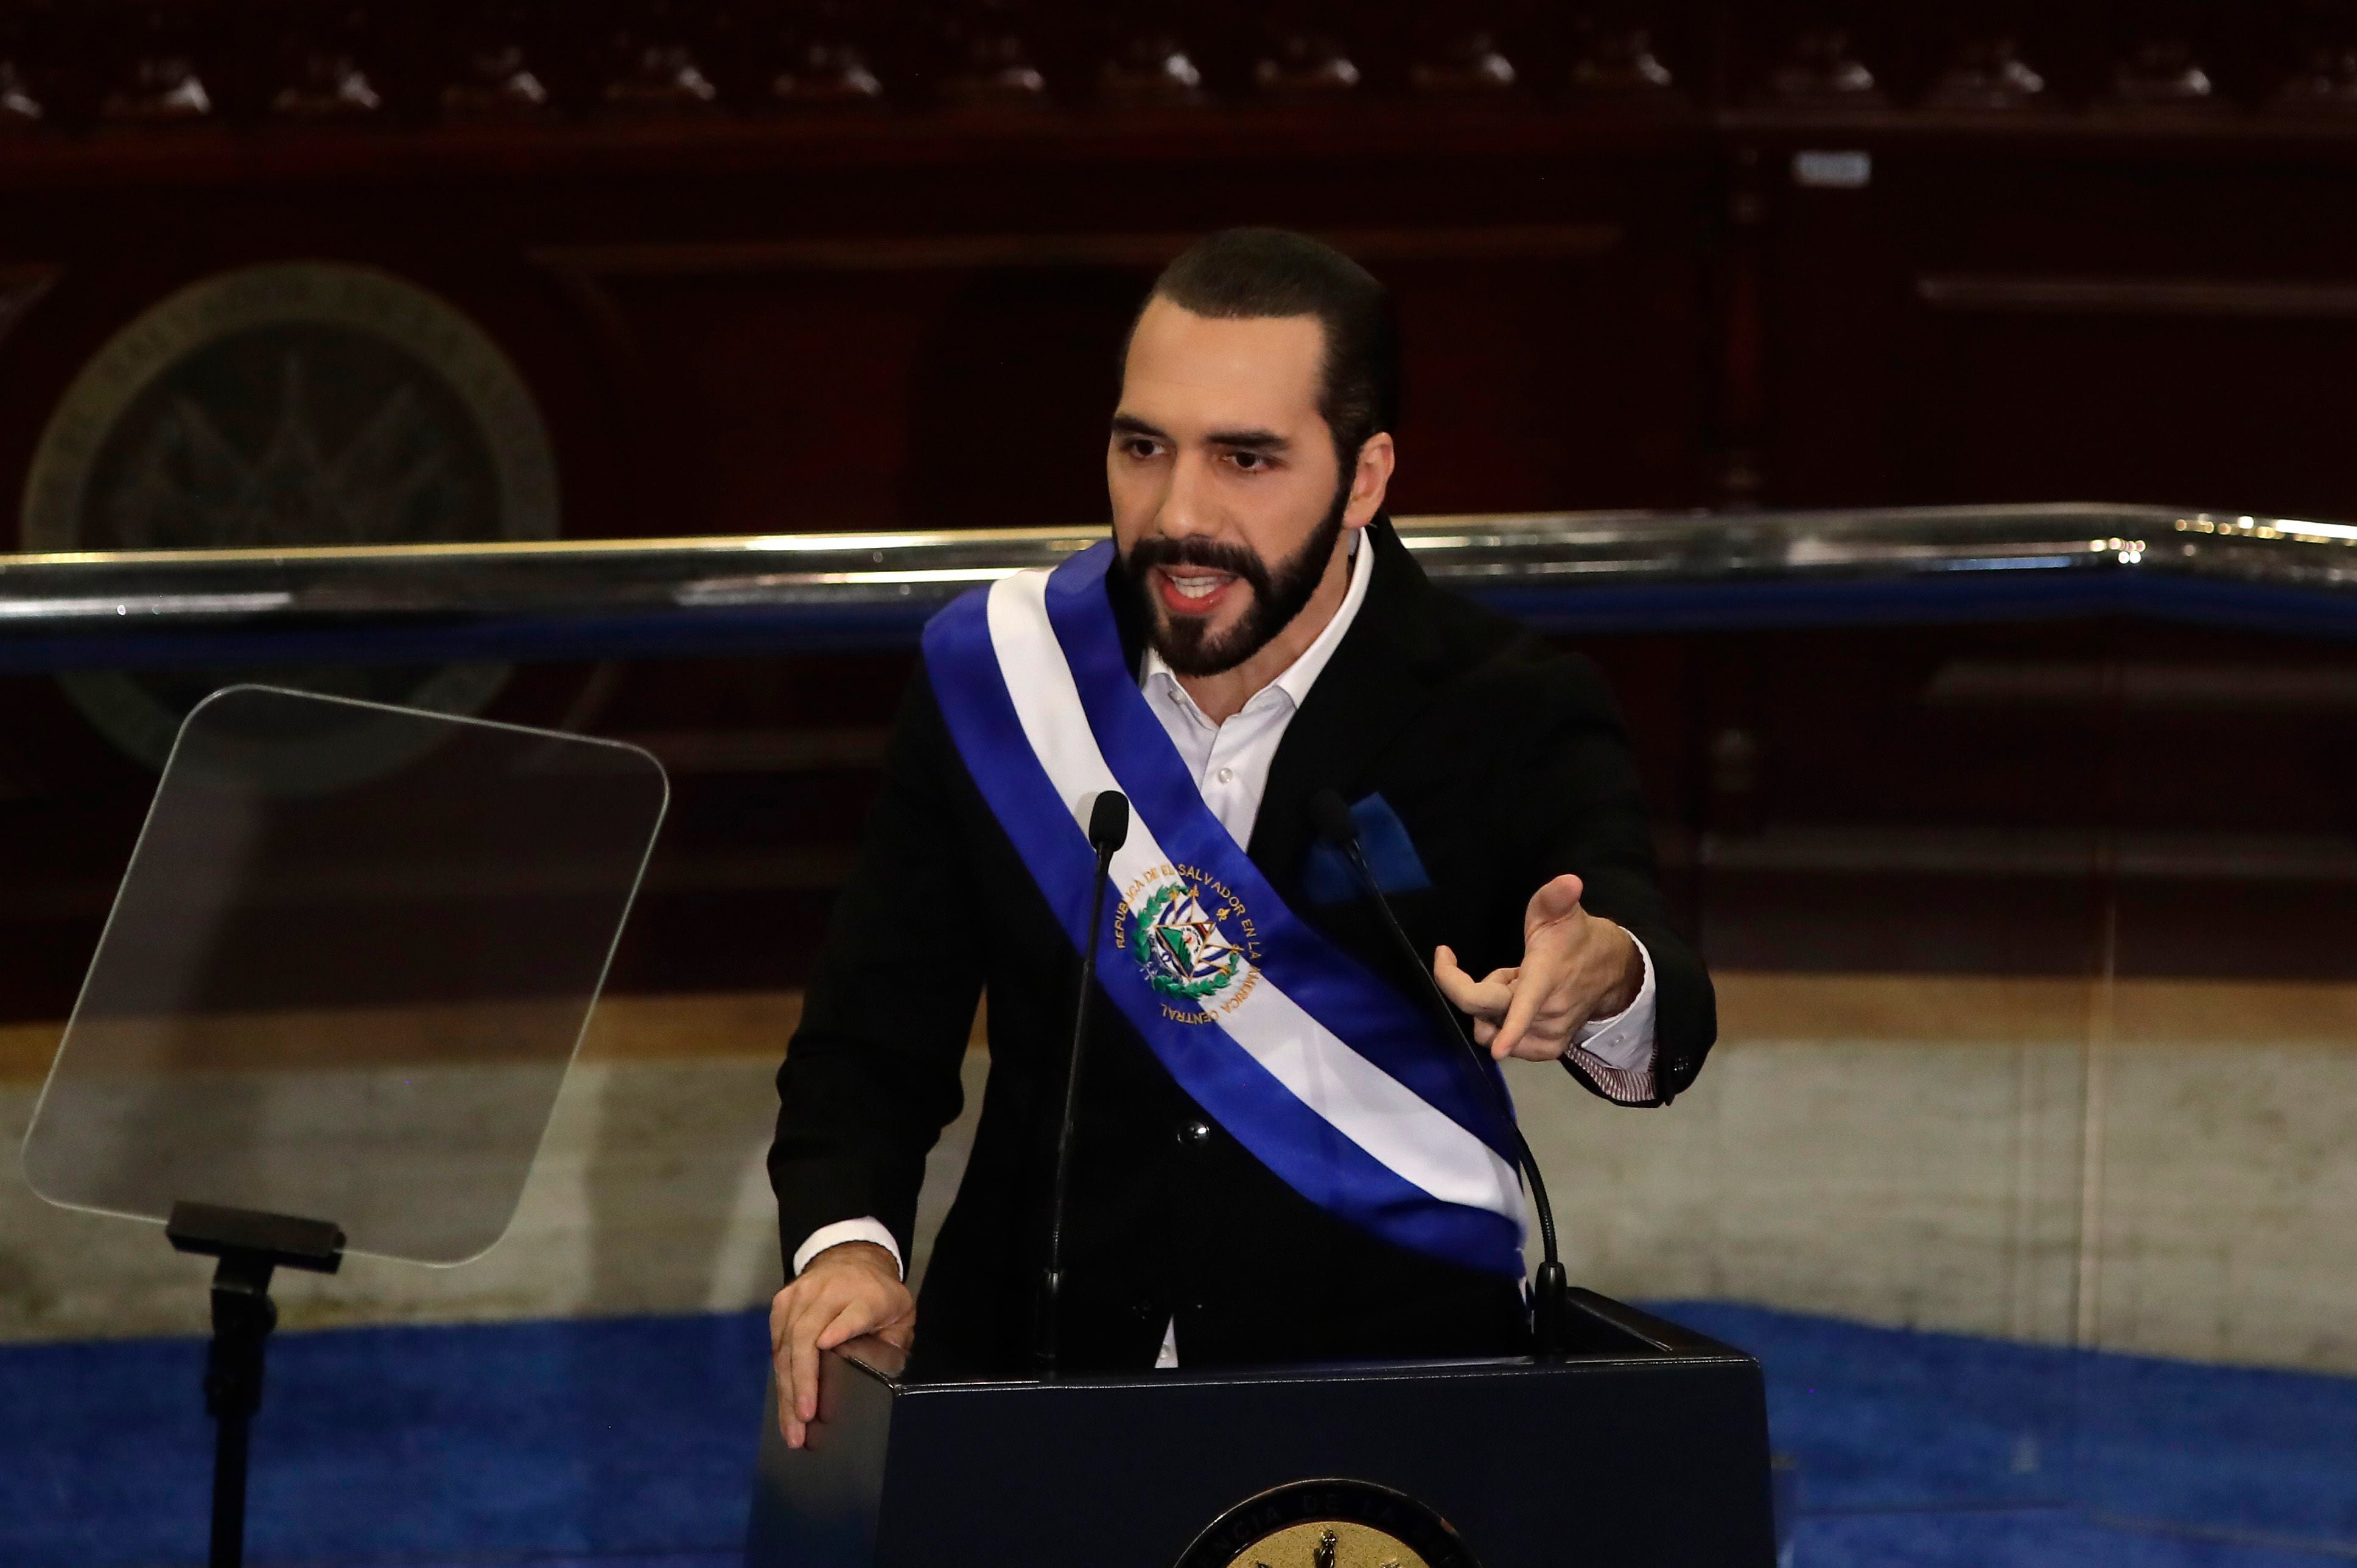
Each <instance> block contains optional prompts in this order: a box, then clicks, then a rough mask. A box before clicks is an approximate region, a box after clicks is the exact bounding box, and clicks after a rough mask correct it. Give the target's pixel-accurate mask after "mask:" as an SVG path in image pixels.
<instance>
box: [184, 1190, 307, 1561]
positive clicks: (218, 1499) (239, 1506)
mask: <svg viewBox="0 0 2357 1568" xmlns="http://www.w3.org/2000/svg"><path fill="white" fill-rule="evenodd" d="M164 1234H165V1235H166V1236H167V1237H168V1238H169V1239H170V1240H171V1243H172V1245H173V1246H174V1247H175V1248H176V1249H178V1251H183V1252H195V1253H198V1254H200V1255H202V1256H204V1257H209V1258H218V1259H220V1260H221V1262H220V1263H219V1265H218V1266H217V1267H215V1268H214V1270H213V1338H212V1344H211V1346H210V1348H208V1349H207V1351H206V1353H205V1412H206V1413H207V1414H209V1415H210V1416H211V1417H212V1418H213V1428H214V1429H213V1518H212V1553H211V1558H210V1563H211V1568H239V1565H240V1564H241V1563H242V1562H243V1561H244V1558H245V1467H246V1440H247V1437H248V1435H249V1434H250V1431H251V1429H252V1427H253V1416H254V1412H256V1411H258V1410H260V1409H261V1408H262V1366H263V1352H264V1346H265V1344H266V1342H267V1341H268V1340H269V1337H270V1331H271V1330H272V1329H273V1328H275V1327H277V1326H278V1307H277V1305H276V1304H275V1303H274V1302H273V1301H272V1300H271V1299H270V1276H271V1274H272V1273H274V1271H275V1270H277V1269H280V1268H282V1267H283V1268H289V1269H308V1270H310V1271H312V1272H313V1273H322V1274H332V1273H335V1272H336V1271H337V1269H339V1267H341V1266H342V1264H343V1261H344V1233H343V1232H342V1231H341V1230H338V1229H337V1228H336V1227H335V1226H333V1225H331V1224H329V1223H328V1222H327V1221H326V1220H322V1219H291V1218H289V1217H288V1216H286V1215H283V1214H258V1213H256V1212H254V1211H253V1210H252V1209H249V1208H220V1207H218V1206H216V1205H213V1204H209V1203H176V1204H174V1205H173V1206H172V1217H171V1219H169V1220H168V1221H167V1223H166V1225H165V1228H164Z"/></svg>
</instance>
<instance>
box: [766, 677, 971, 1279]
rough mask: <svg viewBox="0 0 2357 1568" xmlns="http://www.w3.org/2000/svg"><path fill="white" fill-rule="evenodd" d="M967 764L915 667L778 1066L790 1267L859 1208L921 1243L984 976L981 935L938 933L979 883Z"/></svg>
mask: <svg viewBox="0 0 2357 1568" xmlns="http://www.w3.org/2000/svg"><path fill="white" fill-rule="evenodd" d="M962 769H963V763H962V762H961V761H960V760H959V758H958V757H957V756H956V754H955V751H954V749H953V748H952V746H951V743H950V739H949V735H948V732H947V730H946V729H945V728H944V727H943V725H942V720H941V714H940V711H939V709H938V708H936V707H935V705H934V702H933V696H932V690H931V683H930V682H928V681H927V679H926V677H925V674H924V672H923V671H922V669H921V668H920V670H919V671H918V673H917V675H916V677H915V678H914V680H913V681H912V682H911V683H910V686H909V694H908V697H907V698H906V699H905V700H904V702H903V703H902V704H901V709H900V714H899V721H898V722H897V724H896V725H895V726H894V730H893V735H892V740H891V744H890V746H888V749H887V751H886V755H885V760H884V777H883V783H882V787H881V789H880V792H879V793H878V796H877V802H876V807H875V810H874V811H873V813H872V814H871V815H870V816H869V818H868V822H867V826H866V832H865V834H864V835H863V838H862V841H861V844H860V849H859V857H858V862H857V865H856V868H855V869H854V871H853V873H852V876H851V880H850V881H849V883H848V884H847V885H846V886H845V888H844V890H843V892H842V893H841V894H840V895H839V896H838V897H837V898H836V900H835V905H834V912H833V914H832V916H831V918H830V919H829V921H828V925H827V934H826V940H825V945H824V947H823V949H822V950H821V952H820V956H819V961H818V965H817V969H816V972H814V974H813V977H812V980H811V984H810V989H809V992H808V993H807V995H806V996H805V998H804V1001H803V1004H802V1025H801V1026H800V1027H799V1028H797V1029H796V1030H795V1031H794V1036H793V1038H792V1040H791V1042H790V1043H789V1045H788V1046H787V1048H786V1059H785V1065H784V1066H783V1067H781V1068H780V1069H779V1071H778V1132H777V1138H776V1141H775V1142H773V1143H772V1144H770V1187H771V1188H772V1189H773V1190H774V1191H775V1192H776V1193H777V1196H778V1231H779V1241H780V1251H781V1253H782V1255H783V1257H784V1258H785V1260H786V1269H787V1272H788V1273H790V1274H791V1272H792V1270H793V1261H792V1260H793V1256H794V1251H795V1249H796V1248H797V1247H799V1246H801V1245H802V1241H803V1240H805V1239H807V1238H808V1237H809V1236H810V1234H811V1232H813V1230H817V1229H819V1227H821V1226H823V1225H829V1224H833V1223H835V1222H837V1221H840V1220H846V1219H860V1218H863V1217H869V1216H872V1217H874V1218H875V1219H880V1220H881V1221H882V1222H883V1223H884V1225H885V1226H886V1228H887V1229H888V1230H890V1231H891V1233H892V1235H893V1237H894V1239H895V1240H897V1241H898V1242H899V1247H900V1255H901V1256H902V1257H903V1258H907V1257H909V1256H910V1255H911V1238H910V1232H911V1231H912V1230H914V1229H915V1226H916V1218H917V1193H918V1189H919V1187H921V1186H922V1185H923V1182H924V1175H925V1155H926V1154H927V1152H928V1151H929V1150H931V1148H932V1146H933V1144H934V1142H935V1140H937V1139H938V1138H939V1137H940V1136H941V1132H942V1128H943V1127H944V1126H946V1125H948V1124H949V1122H952V1121H953V1120H955V1119H956V1117H957V1113H958V1110H959V1107H960V1104H961V1103H962V1101H963V1091H962V1089H961V1086H960V1083H959V1079H958V1069H959V1066H960V1064H961V1062H962V1061H963V1057H964V1054H965V1047H966V1040H967V1036H968V1035H969V1033H970V1032H971V1030H972V1028H973V1024H974V1007H975V1004H976V1003H977V1002H978V1001H979V1000H980V998H981V994H982V986H983V972H982V967H981V961H980V959H979V957H978V956H977V955H976V953H975V951H974V945H973V944H972V943H970V942H966V941H963V940H939V939H938V937H937V936H936V935H934V933H938V932H939V931H940V929H941V927H940V924H939V917H940V916H941V915H942V913H944V911H945V908H953V907H954V901H955V899H956V897H957V891H958V889H960V888H961V887H964V886H970V878H968V877H967V876H966V875H964V872H965V864H964V858H963V851H962V848H961V843H962V839H961V835H960V832H959V830H958V823H957V821H956V819H955V815H954V812H953V811H952V802H951V798H950V791H951V789H952V787H953V780H954V779H956V778H957V777H959V775H960V774H961V772H962ZM945 901H946V903H945Z"/></svg>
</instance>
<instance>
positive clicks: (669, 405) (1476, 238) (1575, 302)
mask: <svg viewBox="0 0 2357 1568" xmlns="http://www.w3.org/2000/svg"><path fill="white" fill-rule="evenodd" d="M1329 237H1330V238H1332V239H1333V240H1334V241H1335V242H1337V243H1339V244H1340V245H1341V246H1342V247H1343V248H1344V249H1346V250H1348V251H1349V252H1351V254H1353V255H1356V256H1358V257H1360V258H1361V260H1363V261H1365V262H1366V263H1367V264H1368V265H1370V266H1371V267H1373V268H1374V269H1375V270H1377V271H1378V272H1379V273H1381V274H1383V275H1384V276H1385V277H1386V279H1387V280H1388V281H1389V282H1390V283H1391V285H1392V286H1393V288H1394V293H1395V295H1397V297H1398V300H1399V303H1400V308H1401V313H1402V318H1403V327H1404V331H1405V339H1406V345H1407V355H1408V363H1407V376H1408V383H1409V388H1410V392H1409V397H1410V405H1411V410H1412V412H1411V413H1410V414H1409V419H1410V421H1411V422H1412V423H1411V424H1410V425H1409V429H1408V431H1407V432H1406V433H1405V434H1404V435H1403V439H1404V441H1408V442H1413V443H1415V451H1416V452H1417V453H1418V454H1420V455H1421V456H1420V457H1415V456H1412V457H1411V460H1410V462H1409V463H1408V465H1406V466H1405V468H1404V472H1403V479H1402V485H1401V493H1400V498H1399V504H1400V506H1401V507H1402V508H1403V509H1404V510H1510V509H1516V508H1539V507H1544V506H1547V505H1550V504H1553V503H1552V502H1551V501H1550V499H1549V498H1550V497H1555V496H1559V495H1562V494H1565V493H1575V494H1581V495H1583V496H1585V497H1587V498H1588V499H1590V500H1591V501H1592V502H1593V503H1594V504H1599V505H1600V504H1613V503H1626V504H1644V503H1646V502H1648V501H1658V500H1661V499H1674V498H1678V497H1680V496H1682V495H1683V494H1684V493H1686V492H1688V491H1689V490H1690V489H1691V486H1692V482H1693V480H1692V476H1693V474H1694V471H1695V467H1696V466H1697V464H1696V460H1695V456H1694V453H1693V451H1692V447H1691V441H1692V433H1693V432H1694V430H1695V427H1696V423H1697V421H1696V411H1695V404H1696V402H1697V396H1698V393H1697V390H1696V385H1695V382H1696V372H1697V370H1698V366H1699V360H1700V359H1701V354H1702V349H1701V330H1700V324H1699V321H1698V319H1697V315H1698V313H1697V310H1696V308H1695V306H1696V304H1697V298H1698V292H1699V283H1698V279H1697V277H1696V275H1695V267H1694V264H1693V263H1691V262H1690V261H1689V262H1687V263H1684V265H1677V264H1670V265H1663V264H1662V263H1663V262H1664V261H1665V260H1670V259H1671V258H1665V257H1663V256H1661V255H1649V256H1646V257H1643V258H1636V259H1631V258H1628V257H1626V256H1625V255H1624V232H1623V231H1622V229H1621V227H1620V225H1618V224H1616V223H1611V222H1604V221H1594V222H1574V223H1557V224H1522V225H1499V226H1490V227H1482V228H1450V227H1433V228H1426V229H1380V230H1361V231H1340V232H1332V233H1330V235H1329ZM1188 238H1189V236H1186V235H1179V234H1156V233H1146V234H1120V233H1112V234H1093V235H1071V236H1052V237H1029V238H1024V237H1013V236H1003V237H994V236H955V237H946V238H941V239H932V238H925V239H846V240H837V241H823V242H819V241H813V242H800V241H796V242H748V243H738V244H705V245H688V246H679V245H625V246H598V247H543V248H541V249H540V250H538V251H537V252H535V260H536V261H538V262H539V263H540V264H542V265H543V266H544V267H546V268H547V269H548V270H549V272H550V273H551V274H552V275H553V276H554V277H555V278H556V279H558V280H559V281H560V284H561V285H562V286H563V287H564V288H565V291H566V293H567V295H569V297H571V298H572V299H573V300H574V302H575V303H576V306H577V307H578V308H579V310H580V311H581V313H582V317H583V319H584V321H585V323H586V324H587V329H588V330H589V331H590V332H591V333H592V334H593V335H594V336H595V338H596V339H597V342H598V343H599V344H600V345H601V348H602V350H603V354H604V362H605V365H606V368H607V374H608V377H609V378H610V379H611V380H612V381H613V382H614V384H615V386H616V388H617V393H618V396H619V397H621V398H623V399H625V400H627V402H626V407H627V409H628V411H629V412H628V413H627V416H626V420H625V423H626V424H628V425H629V427H630V430H631V431H632V433H633V434H632V439H631V442H630V446H631V449H632V452H633V464H634V467H635V469H636V471H637V473H638V475H639V486H638V497H639V499H638V501H637V505H638V509H639V510H640V515H641V517H642V518H644V519H646V520H647V522H646V524H645V525H643V526H642V528H641V530H640V531H642V532H761V531H763V530H766V529H771V528H781V527H782V528H802V529H807V528H828V527H842V528H859V527H883V526H899V527H911V526H914V527H935V526H967V525H972V526H980V525H985V524H996V523H1042V522H1049V523H1088V522H1093V521H1097V520H1099V519H1101V518H1102V516H1103V478H1102V457H1101V454H1102V449H1103V419H1104V414H1105V412H1106V409H1107V408H1108V406H1109V405H1110V402H1111V399H1112V396H1113V393H1114V388H1115V385H1116V381H1115V376H1116V370H1117V367H1116V364H1115V360H1116V358H1117V355H1118V351H1119V346H1120V341H1121V337H1122V334H1123V332H1124V331H1125V328H1126V324H1127V322H1128V319H1129V317H1130V315H1131V313H1132V312H1133V311H1134V310H1135V307H1136V302H1137V300H1138V298H1139V296H1140V295H1142V293H1143V292H1144V290H1145V288H1146V285H1147V283H1148V281H1149V280H1150V279H1151V277H1152V275H1153V273H1154V271H1155V270H1156V268H1157V267H1158V266H1159V265H1160V263H1162V262H1164V261H1166V260H1167V259H1168V257H1169V256H1170V255H1172V254H1174V253H1175V252H1177V251H1178V250H1179V248H1180V247H1181V246H1183V245H1184V243H1185V242H1186V241H1187V239H1188Z"/></svg>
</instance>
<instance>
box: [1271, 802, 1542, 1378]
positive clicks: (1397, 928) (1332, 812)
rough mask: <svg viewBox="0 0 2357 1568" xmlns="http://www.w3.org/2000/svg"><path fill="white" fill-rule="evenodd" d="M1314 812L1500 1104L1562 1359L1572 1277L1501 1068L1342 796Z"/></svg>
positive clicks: (1534, 1301)
mask: <svg viewBox="0 0 2357 1568" xmlns="http://www.w3.org/2000/svg"><path fill="white" fill-rule="evenodd" d="M1309 811H1310V815H1311V817H1312V819H1313V820H1314V822H1315V824H1316V826H1317V829H1318V837H1320V838H1322V839H1324V840H1325V841H1326V842H1327V843H1329V844H1331V845H1332V846H1333V847H1334V848H1335V849H1337V850H1339V851H1340V852H1341V854H1342V857H1343V858H1344V859H1345V860H1347V861H1349V862H1350V865H1351V871H1352V872H1353V873H1354V874H1355V875H1357V877H1358V879H1359V886H1360V887H1361V890H1363V891H1364V892H1365V894H1366V896H1367V901H1368V902H1369V903H1371V904H1372V905H1373V906H1374V908H1375V910H1376V912H1377V913H1378V914H1380V915H1381V916H1382V917H1383V929H1384V930H1385V931H1386V932H1388V933H1389V934H1390V936H1391V939H1392V944H1393V946H1394V947H1395V948H1397V949H1398V950H1399V954H1400V957H1401V958H1402V959H1403V960H1405V961H1406V963H1407V966H1408V968H1409V969H1411V970H1413V971H1414V972H1415V973H1416V975H1417V976H1418V977H1420V978H1421V979H1422V980H1423V982H1424V984H1423V986H1422V990H1423V992H1424V993H1425V999H1426V1001H1428V1002H1429V1003H1431V1004H1432V1008H1433V1011H1434V1013H1435V1014H1436V1015H1437V1016H1438V1017H1439V1019H1440V1022H1441V1026H1442V1027H1443V1028H1445V1029H1446V1030H1447V1031H1448V1035H1449V1036H1450V1038H1452V1039H1454V1040H1456V1041H1457V1042H1458V1045H1460V1046H1462V1047H1464V1049H1465V1054H1466V1056H1467V1057H1468V1058H1470V1059H1471V1061H1472V1064H1473V1075H1474V1077H1476V1078H1477V1079H1480V1081H1481V1082H1482V1083H1484V1084H1486V1085H1487V1086H1488V1087H1489V1089H1490V1092H1491V1096H1492V1097H1493V1098H1494V1099H1495V1100H1496V1101H1497V1105H1498V1112H1499V1115H1500V1117H1501V1120H1502V1121H1503V1122H1504V1123H1505V1128H1506V1133H1507V1135H1508V1136H1509V1137H1511V1138H1512V1139H1513V1141H1514V1153H1515V1157H1516V1161H1517V1163H1518V1164H1519V1165H1521V1167H1522V1170H1523V1175H1524V1176H1526V1177H1527V1178H1528V1179H1529V1182H1530V1186H1531V1207H1532V1208H1534V1209H1536V1210H1537V1211H1538V1220H1539V1245H1540V1249H1541V1258H1542V1261H1541V1262H1540V1263H1539V1270H1538V1273H1537V1275H1536V1277H1534V1279H1533V1280H1532V1282H1531V1339H1532V1343H1533V1346H1534V1348H1535V1349H1536V1350H1537V1352H1538V1354H1539V1355H1541V1356H1560V1355H1562V1354H1563V1353H1564V1351H1565V1349H1566V1345H1565V1341H1566V1337H1568V1334H1569V1331H1570V1325H1571V1277H1570V1276H1569V1275H1568V1274H1566V1273H1564V1267H1563V1259H1562V1256H1561V1254H1560V1253H1558V1252H1557V1251H1556V1249H1555V1206H1554V1205H1553V1204H1551V1203H1549V1202H1548V1201H1547V1189H1546V1177H1545V1176H1544V1175H1542V1174H1541V1173H1540V1171H1539V1162H1538V1157H1537V1156H1536V1155H1533V1154H1532V1153H1531V1145H1530V1141H1529V1140H1528V1139H1526V1138H1524V1137H1523V1130H1522V1127H1521V1125H1520V1124H1519V1123H1517V1122H1515V1120H1514V1103H1513V1101H1512V1099H1511V1098H1509V1096H1508V1095H1507V1093H1506V1090H1505V1086H1504V1085H1503V1084H1502V1083H1501V1082H1500V1081H1499V1080H1498V1079H1497V1078H1496V1077H1494V1076H1493V1069H1494V1068H1495V1066H1496V1064H1495V1062H1494V1061H1493V1060H1492V1059H1491V1056H1490V1053H1489V1052H1487V1051H1485V1050H1483V1049H1482V1048H1481V1047H1479V1046H1477V1045H1475V1044H1474V1043H1473V1037H1472V1036H1470V1035H1469V1034H1467V1033H1466V1032H1465V1024H1464V1021H1463V1020H1462V1019H1461V1018H1460V1017H1458V1012H1457V1008H1456V1007H1455V1005H1454V1004H1451V1003H1450V1002H1449V1000H1448V996H1447V994H1446V993H1443V992H1442V991H1441V989H1440V983H1439V982H1438V981H1437V980H1435V979H1434V978H1433V976H1432V970H1431V967H1430V966H1429V965H1428V964H1426V962H1425V961H1424V960H1423V958H1422V956H1421V955H1420V954H1418V953H1417V951H1416V947H1415V942H1414V941H1412V940H1409V938H1408V934H1407V929H1406V928H1405V926H1402V925H1401V924H1400V922H1399V916H1398V914H1397V913H1396V912H1394V910H1393V908H1392V904H1391V900H1390V899H1388V898H1386V897H1383V886H1382V884H1380V883H1378V882H1377V881H1376V880H1375V872H1374V867H1372V866H1371V865H1368V864H1367V853H1366V850H1365V848H1364V847H1363V846H1362V845H1361V843H1360V842H1359V824H1358V823H1357V822H1354V821H1353V820H1352V819H1351V809H1350V808H1349V807H1348V806H1346V805H1344V804H1343V803H1342V797H1341V796H1340V795H1338V794H1336V793H1335V792H1334V791H1333V790H1331V789H1321V790H1319V791H1318V793H1317V794H1316V795H1314V796H1312V797H1310V800H1309Z"/></svg>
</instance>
